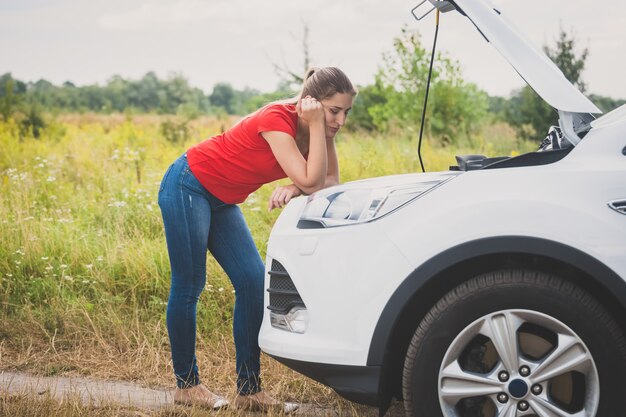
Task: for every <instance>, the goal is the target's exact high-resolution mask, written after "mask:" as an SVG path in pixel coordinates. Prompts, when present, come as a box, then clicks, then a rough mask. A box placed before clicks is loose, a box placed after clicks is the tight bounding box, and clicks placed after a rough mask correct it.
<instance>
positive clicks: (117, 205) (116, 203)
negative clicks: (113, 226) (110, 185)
mask: <svg viewBox="0 0 626 417" xmlns="http://www.w3.org/2000/svg"><path fill="white" fill-rule="evenodd" d="M125 205H126V201H115V202H113V203H111V204H109V207H124V206H125Z"/></svg>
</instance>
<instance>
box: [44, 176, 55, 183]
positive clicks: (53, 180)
mask: <svg viewBox="0 0 626 417" xmlns="http://www.w3.org/2000/svg"><path fill="white" fill-rule="evenodd" d="M56 180H57V179H56V177H53V176H52V175H50V176H49V177H48V178H47V179H46V181H48V182H55V181H56Z"/></svg>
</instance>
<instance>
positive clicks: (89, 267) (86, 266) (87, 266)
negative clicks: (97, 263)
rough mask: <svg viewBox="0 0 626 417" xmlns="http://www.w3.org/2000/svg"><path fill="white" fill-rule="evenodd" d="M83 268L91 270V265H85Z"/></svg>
mask: <svg viewBox="0 0 626 417" xmlns="http://www.w3.org/2000/svg"><path fill="white" fill-rule="evenodd" d="M85 268H87V269H91V268H93V264H87V265H85Z"/></svg>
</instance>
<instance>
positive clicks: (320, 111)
mask: <svg viewBox="0 0 626 417" xmlns="http://www.w3.org/2000/svg"><path fill="white" fill-rule="evenodd" d="M296 111H297V112H298V116H299V117H300V118H301V119H302V120H304V121H305V122H307V123H308V124H309V125H310V124H314V123H322V125H323V124H324V107H323V106H322V103H320V102H319V101H317V100H316V99H315V98H313V97H311V96H306V97H304V98H303V99H301V100H300V101H299V102H298V104H297V105H296Z"/></svg>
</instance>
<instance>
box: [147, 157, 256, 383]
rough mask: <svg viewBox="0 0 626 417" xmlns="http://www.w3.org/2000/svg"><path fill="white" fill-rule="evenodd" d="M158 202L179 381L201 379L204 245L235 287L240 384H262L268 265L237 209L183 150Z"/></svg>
mask: <svg viewBox="0 0 626 417" xmlns="http://www.w3.org/2000/svg"><path fill="white" fill-rule="evenodd" d="M159 207H161V214H162V215H163V223H164V225H165V237H166V240H167V249H168V253H169V257H170V265H171V269H172V284H171V288H170V296H169V301H168V304H167V330H168V333H169V339H170V346H171V350H172V362H173V365H174V373H175V375H176V383H177V386H178V387H179V388H186V387H191V386H194V385H197V384H199V383H200V378H199V376H198V365H197V363H196V354H195V351H196V305H197V303H198V299H199V297H200V293H201V292H202V290H203V289H204V285H205V283H206V256H207V249H208V250H209V251H211V254H212V255H213V256H214V257H215V259H216V260H217V261H218V262H219V264H220V265H221V267H222V268H223V269H224V271H226V274H227V275H228V277H229V278H230V280H231V282H232V284H233V287H234V288H235V297H236V299H235V312H234V323H233V335H234V338H235V348H236V352H237V355H236V356H237V368H236V370H237V389H238V392H239V393H241V394H243V395H247V394H254V393H256V392H258V391H260V390H261V380H260V354H261V351H260V348H259V343H258V336H259V330H260V328H261V321H262V319H263V284H264V283H263V280H264V274H265V268H264V265H263V261H262V259H261V256H260V255H259V252H258V250H257V248H256V246H255V244H254V241H253V239H252V235H251V234H250V230H249V229H248V226H247V224H246V222H245V220H244V218H243V215H242V213H241V210H240V208H239V207H238V206H237V205H234V204H226V203H224V202H222V201H221V200H219V199H218V198H216V197H215V196H213V195H212V194H211V193H209V192H208V191H207V190H206V189H205V188H204V187H203V186H202V185H201V184H200V183H199V182H198V180H197V179H196V177H195V176H194V175H193V173H192V172H191V170H190V169H189V164H188V163H187V157H186V155H183V156H181V157H180V158H178V159H177V160H176V161H175V162H174V163H173V164H172V165H171V166H170V167H169V168H168V170H167V171H166V173H165V175H164V177H163V180H162V182H161V187H160V189H159Z"/></svg>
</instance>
